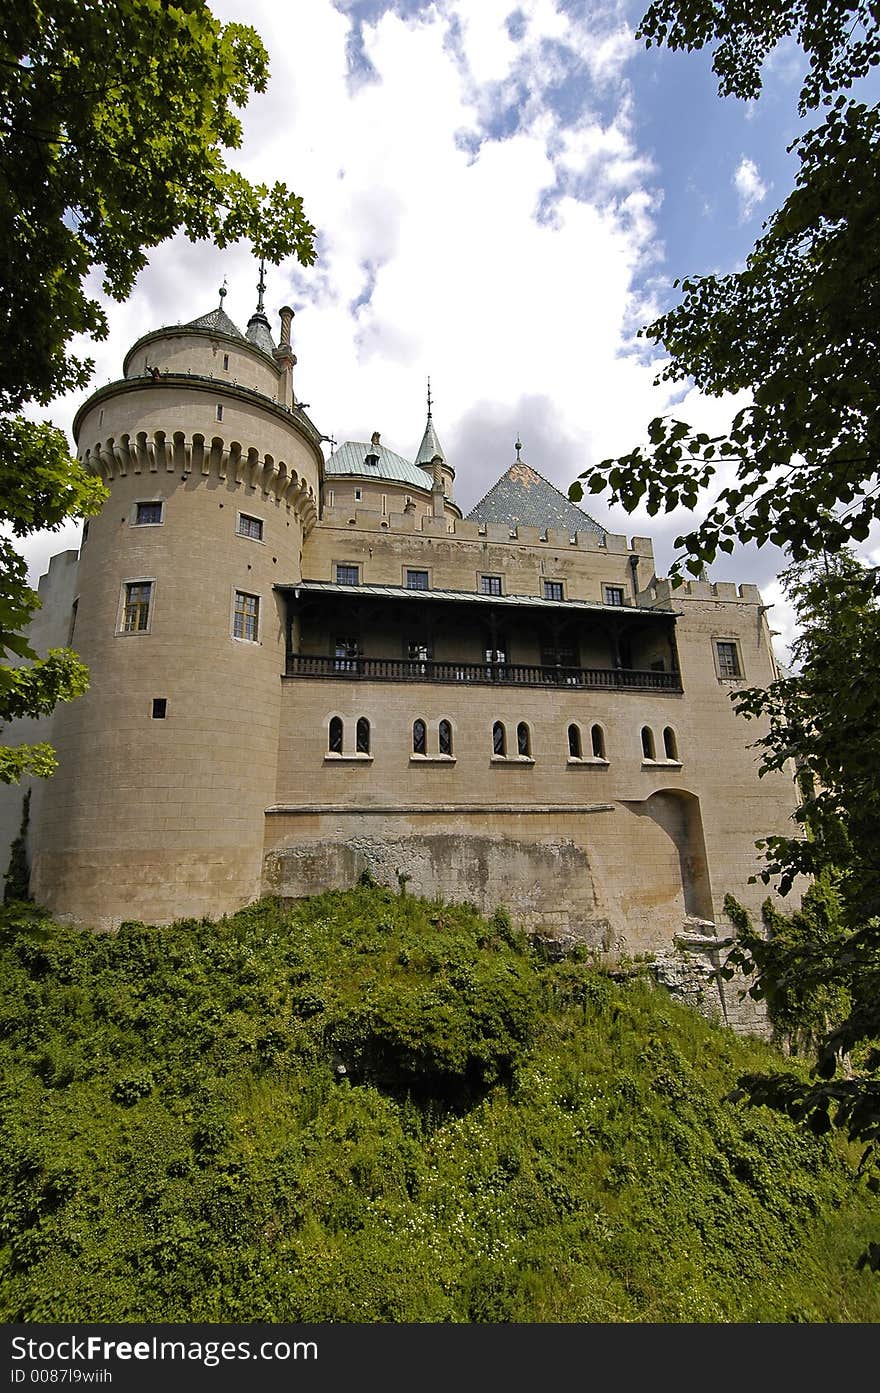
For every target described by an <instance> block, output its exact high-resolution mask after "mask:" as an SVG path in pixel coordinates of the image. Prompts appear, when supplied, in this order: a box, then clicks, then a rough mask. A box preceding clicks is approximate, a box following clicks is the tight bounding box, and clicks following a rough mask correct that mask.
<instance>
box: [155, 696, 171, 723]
mask: <svg viewBox="0 0 880 1393" xmlns="http://www.w3.org/2000/svg"><path fill="white" fill-rule="evenodd" d="M167 714H168V698H167V697H153V720H154V721H164V719H165V717H166V716H167Z"/></svg>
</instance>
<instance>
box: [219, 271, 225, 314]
mask: <svg viewBox="0 0 880 1393" xmlns="http://www.w3.org/2000/svg"><path fill="white" fill-rule="evenodd" d="M225 298H226V277H225V276H224V277H223V284H222V285H221V287H220V308H221V310H222V308H223V301H224V300H225Z"/></svg>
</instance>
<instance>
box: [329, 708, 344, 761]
mask: <svg viewBox="0 0 880 1393" xmlns="http://www.w3.org/2000/svg"><path fill="white" fill-rule="evenodd" d="M327 749H328V750H329V751H330V753H331V755H341V754H342V721H341V719H340V717H339V716H334V717H333V719H332V721H331V722H330V732H329V738H328V740H327Z"/></svg>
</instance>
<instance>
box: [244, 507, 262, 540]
mask: <svg viewBox="0 0 880 1393" xmlns="http://www.w3.org/2000/svg"><path fill="white" fill-rule="evenodd" d="M238 535H239V537H250V539H251V541H252V542H262V540H263V520H262V518H254V517H251V516H250V514H249V513H239V515H238Z"/></svg>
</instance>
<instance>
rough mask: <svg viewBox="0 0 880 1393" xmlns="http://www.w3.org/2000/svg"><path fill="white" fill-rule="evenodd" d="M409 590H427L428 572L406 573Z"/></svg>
mask: <svg viewBox="0 0 880 1393" xmlns="http://www.w3.org/2000/svg"><path fill="white" fill-rule="evenodd" d="M406 588H407V590H427V589H428V572H427V571H407V573H406Z"/></svg>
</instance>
